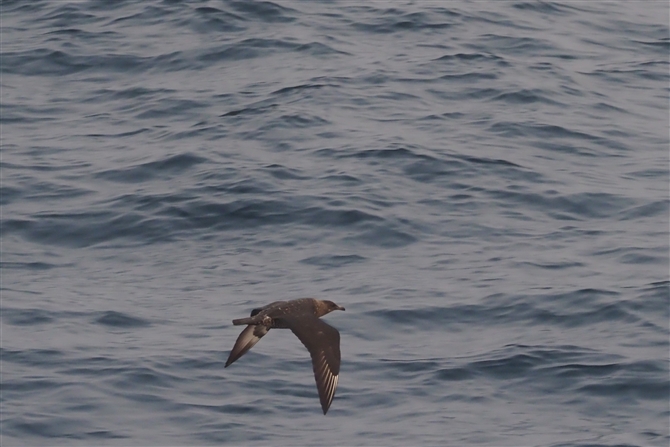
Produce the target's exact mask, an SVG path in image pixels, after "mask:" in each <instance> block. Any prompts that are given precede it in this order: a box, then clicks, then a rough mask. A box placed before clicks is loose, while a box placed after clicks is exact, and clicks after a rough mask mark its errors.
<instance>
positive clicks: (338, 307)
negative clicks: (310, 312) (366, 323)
mask: <svg viewBox="0 0 670 447" xmlns="http://www.w3.org/2000/svg"><path fill="white" fill-rule="evenodd" d="M335 310H344V307H342V306H337V307H336V308H335Z"/></svg>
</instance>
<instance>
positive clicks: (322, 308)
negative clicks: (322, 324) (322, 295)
mask: <svg viewBox="0 0 670 447" xmlns="http://www.w3.org/2000/svg"><path fill="white" fill-rule="evenodd" d="M334 310H344V307H342V306H338V305H337V304H335V303H333V302H332V301H328V300H320V301H318V304H317V314H319V316H322V315H326V314H329V313H331V312H332V311H334Z"/></svg>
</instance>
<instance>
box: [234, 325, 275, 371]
mask: <svg viewBox="0 0 670 447" xmlns="http://www.w3.org/2000/svg"><path fill="white" fill-rule="evenodd" d="M268 331H269V329H268V328H267V327H266V326H264V325H262V324H257V325H254V324H250V325H249V326H247V327H246V328H245V329H244V330H243V331H242V333H241V334H240V336H239V337H237V341H236V342H235V346H233V350H232V351H230V355H229V356H228V360H227V361H226V366H225V367H224V368H227V367H228V366H230V364H231V363H233V362H234V361H235V360H237V359H239V358H240V357H242V356H243V355H244V354H246V353H247V351H248V350H249V349H251V348H252V347H253V346H254V345H255V344H256V343H258V341H259V340H260V339H261V338H262V337H263V336H264V335H265V334H267V333H268Z"/></svg>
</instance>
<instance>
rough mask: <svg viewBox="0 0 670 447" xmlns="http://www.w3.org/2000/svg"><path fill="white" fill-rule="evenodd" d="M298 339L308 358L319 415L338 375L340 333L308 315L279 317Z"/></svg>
mask: <svg viewBox="0 0 670 447" xmlns="http://www.w3.org/2000/svg"><path fill="white" fill-rule="evenodd" d="M281 320H282V322H283V324H285V325H286V326H287V327H288V328H289V329H291V331H293V333H294V334H295V335H296V336H297V337H298V338H299V339H300V341H301V342H302V344H303V345H305V347H306V348H307V350H308V351H309V353H310V355H311V357H312V367H313V368H314V378H315V379H316V388H317V389H318V390H319V400H320V401H321V408H322V409H323V414H326V413H327V412H328V408H330V404H331V402H332V401H333V397H335V390H336V389H337V381H338V378H339V374H340V333H339V332H338V331H337V329H335V328H334V327H332V326H330V325H329V324H327V323H326V322H324V321H322V320H320V319H318V318H316V317H312V316H306V317H296V318H281Z"/></svg>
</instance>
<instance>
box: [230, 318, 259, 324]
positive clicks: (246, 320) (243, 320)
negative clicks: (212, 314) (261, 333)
mask: <svg viewBox="0 0 670 447" xmlns="http://www.w3.org/2000/svg"><path fill="white" fill-rule="evenodd" d="M253 320H254V318H253V317H247V318H240V319H238V320H233V324H234V325H235V326H241V325H243V324H251V323H254V321H253Z"/></svg>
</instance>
